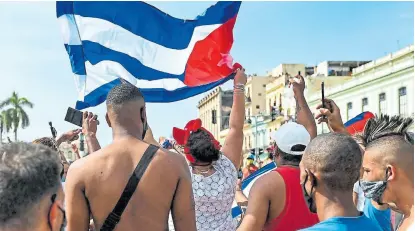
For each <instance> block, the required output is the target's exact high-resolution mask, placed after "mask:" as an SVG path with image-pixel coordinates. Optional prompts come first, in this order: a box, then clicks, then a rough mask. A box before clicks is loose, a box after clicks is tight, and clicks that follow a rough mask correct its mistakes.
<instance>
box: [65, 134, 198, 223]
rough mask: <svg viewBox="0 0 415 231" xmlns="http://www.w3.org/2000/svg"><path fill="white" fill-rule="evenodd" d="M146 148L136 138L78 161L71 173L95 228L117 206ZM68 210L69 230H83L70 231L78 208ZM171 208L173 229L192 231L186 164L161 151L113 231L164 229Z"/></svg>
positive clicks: (182, 159) (118, 143)
mask: <svg viewBox="0 0 415 231" xmlns="http://www.w3.org/2000/svg"><path fill="white" fill-rule="evenodd" d="M147 147H148V144H146V143H144V142H142V141H140V140H137V139H134V138H126V139H123V140H118V141H116V142H114V143H113V144H111V145H109V146H108V147H106V148H104V149H101V150H100V151H98V152H96V153H93V154H92V155H90V156H88V157H87V158H85V159H83V160H80V161H79V163H76V164H77V166H76V170H75V171H79V174H74V175H75V177H74V178H77V179H78V182H79V184H80V185H82V186H83V187H84V190H83V192H84V197H85V198H86V200H87V203H88V204H89V205H88V207H89V212H90V213H91V216H92V218H93V220H94V224H95V227H96V229H97V230H99V229H100V228H101V226H102V225H103V223H104V221H105V219H106V218H107V216H108V214H109V213H110V212H111V211H112V210H113V208H114V207H115V205H116V203H117V201H118V199H119V198H120V196H121V194H122V192H123V190H124V188H125V186H126V184H127V182H128V179H129V178H130V176H131V174H132V173H133V171H134V169H135V167H136V166H137V164H138V162H139V161H140V159H141V157H142V155H143V153H144V151H145V150H146V149H147ZM81 161H82V162H81ZM71 168H72V167H71ZM68 190H71V189H68ZM73 190H74V189H72V190H71V191H73ZM75 190H76V189H75ZM68 193H69V192H68ZM68 193H67V194H68ZM68 199H69V200H71V198H68ZM69 202H70V201H69ZM67 206H68V207H69V208H67V209H69V211H68V212H69V214H68V215H69V216H68V230H75V228H76V227H77V228H81V227H79V226H73V227H74V229H72V228H71V223H75V222H76V221H71V214H73V213H76V207H74V208H71V206H70V205H68V204H67ZM170 209H172V215H173V219H174V220H175V223H176V224H175V228H176V230H196V228H195V218H194V216H195V212H194V202H193V194H192V188H191V178H190V172H189V170H188V168H187V164H186V161H185V160H184V158H183V157H181V156H180V155H178V154H175V153H171V152H168V151H166V150H163V149H159V150H158V151H157V153H156V154H155V155H154V158H153V160H152V161H151V162H150V164H149V166H148V168H147V170H146V172H145V173H144V175H143V177H142V178H141V181H140V183H139V184H138V186H137V189H136V191H135V193H134V195H133V196H132V197H131V199H130V201H129V203H128V206H127V207H126V209H125V210H124V213H123V215H122V217H121V221H120V223H118V225H117V226H116V228H115V230H123V231H129V230H137V228H138V227H139V229H140V230H154V231H158V230H160V231H165V230H167V227H168V226H167V221H168V217H169V212H170ZM73 217H74V218H75V217H76V215H74V216H73ZM77 230H80V229H77Z"/></svg>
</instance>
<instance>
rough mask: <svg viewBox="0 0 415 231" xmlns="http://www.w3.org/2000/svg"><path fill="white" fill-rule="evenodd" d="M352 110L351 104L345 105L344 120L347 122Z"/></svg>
mask: <svg viewBox="0 0 415 231" xmlns="http://www.w3.org/2000/svg"><path fill="white" fill-rule="evenodd" d="M352 109H353V104H352V103H351V102H350V103H347V114H346V119H347V120H349V118H350V115H351V114H352Z"/></svg>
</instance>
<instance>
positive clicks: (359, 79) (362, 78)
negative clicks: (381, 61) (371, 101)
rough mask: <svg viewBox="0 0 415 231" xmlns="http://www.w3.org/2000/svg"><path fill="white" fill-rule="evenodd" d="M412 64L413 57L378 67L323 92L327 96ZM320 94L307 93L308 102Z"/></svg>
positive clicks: (317, 97)
mask: <svg viewBox="0 0 415 231" xmlns="http://www.w3.org/2000/svg"><path fill="white" fill-rule="evenodd" d="M413 66H414V60H413V59H408V60H406V61H404V62H401V63H398V64H395V65H393V66H391V67H388V68H386V69H380V70H378V71H376V72H375V73H370V74H367V75H365V74H359V75H358V76H355V77H354V78H353V79H352V80H350V81H348V82H346V83H343V84H341V85H338V86H336V87H334V88H330V89H327V90H326V92H325V94H326V95H327V96H329V95H331V94H333V93H336V92H341V91H344V90H346V89H349V88H352V87H355V86H357V85H361V84H364V83H366V82H369V81H373V80H376V79H378V78H381V77H383V76H387V75H390V74H393V73H396V72H398V71H401V70H404V69H406V68H410V67H413ZM320 96H321V95H320V93H317V92H316V93H314V94H312V95H309V96H308V98H309V102H312V101H314V100H317V99H319V97H320Z"/></svg>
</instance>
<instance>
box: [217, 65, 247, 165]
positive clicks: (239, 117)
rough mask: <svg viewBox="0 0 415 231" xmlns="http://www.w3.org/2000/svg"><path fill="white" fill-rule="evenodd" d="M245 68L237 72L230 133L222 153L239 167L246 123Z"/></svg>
mask: <svg viewBox="0 0 415 231" xmlns="http://www.w3.org/2000/svg"><path fill="white" fill-rule="evenodd" d="M245 84H246V74H245V70H239V69H238V71H237V72H236V75H235V79H234V90H233V103H232V110H231V115H230V119H229V133H228V135H227V136H226V139H225V144H224V145H223V147H222V153H223V154H224V155H225V156H226V157H228V158H229V159H230V160H231V161H232V163H233V164H234V165H235V168H238V166H239V162H240V159H241V155H242V144H243V136H244V134H243V129H244V123H245Z"/></svg>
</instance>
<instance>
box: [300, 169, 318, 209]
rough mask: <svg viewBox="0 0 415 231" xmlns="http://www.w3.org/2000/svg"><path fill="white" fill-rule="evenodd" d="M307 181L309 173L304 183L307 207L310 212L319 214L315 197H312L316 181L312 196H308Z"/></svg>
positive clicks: (312, 187)
mask: <svg viewBox="0 0 415 231" xmlns="http://www.w3.org/2000/svg"><path fill="white" fill-rule="evenodd" d="M307 180H308V173H307V176H306V177H305V180H304V182H303V183H302V186H303V194H304V199H305V202H306V204H307V207H308V209H309V210H310V212H312V213H317V207H316V205H315V203H314V199H313V197H312V196H311V194H312V193H313V189H314V186H315V185H314V181H313V183H312V185H311V191H310V194H308V192H307V189H306V188H305V184H306V183H307Z"/></svg>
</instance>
